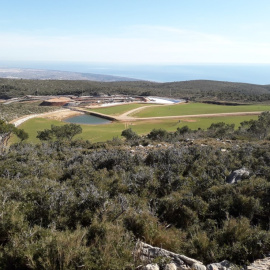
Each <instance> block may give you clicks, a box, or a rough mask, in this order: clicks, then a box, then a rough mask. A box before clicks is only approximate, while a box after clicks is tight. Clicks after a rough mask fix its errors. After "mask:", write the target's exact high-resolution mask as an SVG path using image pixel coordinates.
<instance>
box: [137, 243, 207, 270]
mask: <svg viewBox="0 0 270 270" xmlns="http://www.w3.org/2000/svg"><path fill="white" fill-rule="evenodd" d="M135 256H136V257H137V258H138V259H139V260H140V261H142V262H145V263H151V262H153V261H154V259H156V258H158V257H159V258H160V257H163V258H168V259H170V261H171V262H172V263H174V264H175V266H176V267H177V269H178V268H179V269H188V268H189V269H190V268H191V266H192V265H193V264H201V265H202V263H201V262H200V261H197V260H195V259H192V258H189V257H187V256H185V255H181V254H176V253H174V252H171V251H168V250H166V249H163V248H159V247H153V246H151V245H148V244H146V243H144V242H142V241H138V242H137V244H136V252H135Z"/></svg>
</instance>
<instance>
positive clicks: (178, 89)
mask: <svg viewBox="0 0 270 270" xmlns="http://www.w3.org/2000/svg"><path fill="white" fill-rule="evenodd" d="M100 93H104V94H127V95H145V96H150V95H152V96H171V97H177V98H187V99H190V100H193V101H229V102H237V103H250V102H253V103H254V102H270V86H269V85H255V84H246V83H232V82H221V81H207V80H196V81H182V82H171V83H155V82H148V81H114V82H100V81H89V80H18V79H0V98H1V97H2V98H8V97H16V96H24V95H35V94H37V95H51V94H53V95H55V94H58V95H70V94H73V95H95V94H100Z"/></svg>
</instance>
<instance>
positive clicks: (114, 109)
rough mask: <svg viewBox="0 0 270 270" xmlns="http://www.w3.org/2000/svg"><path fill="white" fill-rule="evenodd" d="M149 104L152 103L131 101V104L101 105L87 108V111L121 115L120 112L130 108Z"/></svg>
mask: <svg viewBox="0 0 270 270" xmlns="http://www.w3.org/2000/svg"><path fill="white" fill-rule="evenodd" d="M149 105H153V104H136V103H131V104H124V105H117V106H111V107H101V108H96V109H89V111H92V112H97V113H103V114H108V115H121V114H123V113H125V112H128V111H130V110H133V109H136V108H140V107H147V106H149Z"/></svg>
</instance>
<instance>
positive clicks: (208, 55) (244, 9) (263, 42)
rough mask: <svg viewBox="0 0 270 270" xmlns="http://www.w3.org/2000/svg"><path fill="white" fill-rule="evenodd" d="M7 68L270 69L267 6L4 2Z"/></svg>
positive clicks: (190, 0) (221, 0)
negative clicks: (31, 64) (34, 64)
mask: <svg viewBox="0 0 270 270" xmlns="http://www.w3.org/2000/svg"><path fill="white" fill-rule="evenodd" d="M0 4H1V5H0V7H1V9H0V64H1V61H2V62H5V61H15V62H16V61H58V62H85V63H90V62H91V63H124V64H159V65H160V64H194V63H203V64H208V63H241V64H246V63H265V64H269V63H270V16H269V12H270V1H269V0H256V1H255V0H166V1H165V0H98V1H97V0H8V1H7V0H0Z"/></svg>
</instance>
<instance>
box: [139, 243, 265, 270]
mask: <svg viewBox="0 0 270 270" xmlns="http://www.w3.org/2000/svg"><path fill="white" fill-rule="evenodd" d="M135 257H136V258H137V259H139V260H141V261H142V262H144V263H146V265H145V266H143V265H140V266H138V267H137V268H136V269H138V270H160V269H164V270H188V269H193V270H234V269H235V270H236V269H239V268H238V267H237V266H235V265H234V264H232V263H230V262H229V261H227V260H224V261H222V262H219V263H211V264H208V265H206V266H205V265H203V263H202V262H200V261H198V260H195V259H192V258H189V257H187V256H185V255H180V254H176V253H173V252H170V251H168V250H165V249H162V248H158V247H153V246H151V245H148V244H146V243H144V242H142V241H138V242H137V245H136V252H135ZM247 269H248V270H269V269H270V257H266V258H264V259H262V260H256V261H255V262H254V263H252V264H251V265H250V266H248V267H247Z"/></svg>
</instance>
